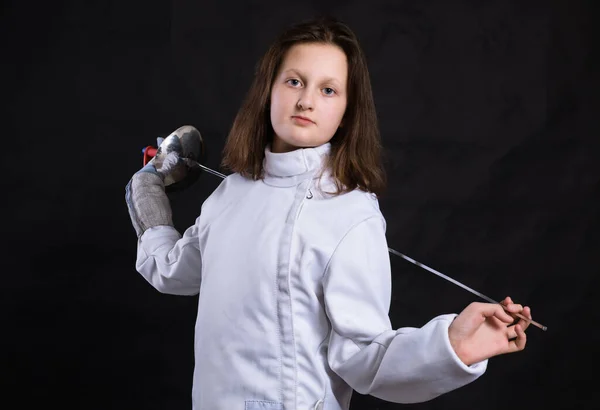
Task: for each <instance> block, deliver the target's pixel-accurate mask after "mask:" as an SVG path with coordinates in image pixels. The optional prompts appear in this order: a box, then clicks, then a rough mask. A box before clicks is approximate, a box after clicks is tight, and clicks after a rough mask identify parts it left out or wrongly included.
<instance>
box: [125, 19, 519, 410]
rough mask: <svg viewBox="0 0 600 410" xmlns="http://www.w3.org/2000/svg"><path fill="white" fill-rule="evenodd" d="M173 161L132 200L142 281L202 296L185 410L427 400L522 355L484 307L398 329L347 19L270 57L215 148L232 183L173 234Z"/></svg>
mask: <svg viewBox="0 0 600 410" xmlns="http://www.w3.org/2000/svg"><path fill="white" fill-rule="evenodd" d="M185 132H194V129H193V127H182V128H180V129H179V130H177V131H175V133H176V134H177V135H180V134H182V133H185ZM179 160H180V159H179V158H177V157H176V155H175V156H171V158H170V159H169V160H166V161H165V162H164V163H163V164H162V165H161V166H160V168H159V169H156V167H152V166H150V167H148V166H147V167H145V168H144V169H143V170H142V171H144V172H137V173H136V174H135V175H134V176H133V178H132V180H131V181H130V183H129V184H128V187H127V204H128V206H129V210H130V215H131V218H132V222H133V225H134V227H135V229H136V232H137V234H138V255H137V261H136V268H137V270H138V271H139V273H141V274H142V275H143V277H144V278H145V279H146V280H147V281H148V282H149V283H150V284H151V285H152V286H154V287H155V288H156V289H157V290H159V291H160V292H164V293H171V294H177V295H195V294H199V306H198V316H197V321H196V338H195V370H194V383H193V391H192V398H193V408H194V409H195V410H218V409H223V410H257V409H261V410H275V409H277V410H283V409H285V410H309V409H324V410H342V409H348V408H349V406H350V399H351V395H352V390H353V389H354V390H356V391H358V392H360V393H362V394H371V395H373V396H375V397H378V398H381V399H383V400H388V401H392V402H399V403H411V402H422V401H426V400H430V399H432V398H434V397H437V396H439V395H441V394H443V393H446V392H449V391H451V390H454V389H457V388H459V387H461V386H464V385H465V384H467V383H470V382H472V381H474V380H475V379H477V378H478V377H479V376H481V375H482V374H483V373H484V371H485V369H486V366H487V360H488V359H489V358H490V357H493V356H496V355H499V354H504V353H509V352H515V351H519V350H522V349H523V348H524V347H525V341H526V336H525V333H524V330H525V329H526V327H527V325H528V322H527V321H525V323H517V324H512V323H513V320H514V319H513V317H511V315H509V314H508V313H507V312H505V310H504V309H503V308H502V307H501V306H499V305H495V304H488V303H473V304H471V305H469V306H468V307H467V308H466V309H465V310H464V311H463V312H462V313H461V314H460V315H455V314H445V315H441V316H438V317H436V318H433V319H432V320H431V321H430V322H428V323H427V324H425V325H424V326H423V327H421V328H407V327H405V328H400V329H392V327H391V324H390V320H389V318H388V309H389V306H390V300H391V273H390V259H389V253H388V247H387V243H386V239H385V220H384V218H383V216H382V214H381V212H380V210H379V207H378V202H377V196H378V195H379V194H380V193H381V192H382V190H383V188H384V184H385V179H384V172H383V169H382V166H381V163H380V142H379V134H378V126H377V119H376V113H375V106H374V102H373V97H372V92H371V85H370V81H369V73H368V70H367V65H366V62H365V57H364V55H363V53H362V51H361V48H360V46H359V44H358V41H357V39H356V37H355V35H354V34H353V32H352V31H351V30H350V29H349V28H348V27H347V26H346V25H344V24H342V23H341V22H337V21H333V20H318V21H311V22H307V23H303V24H299V25H296V26H294V27H292V28H290V29H289V30H288V31H286V32H284V33H283V34H282V35H281V36H280V37H279V38H278V39H277V40H276V41H275V42H274V44H273V45H272V46H271V47H270V48H269V50H268V51H267V53H266V54H265V56H264V57H263V58H262V60H261V61H260V64H259V66H258V67H257V72H256V75H255V78H254V82H253V84H252V86H251V88H250V91H249V94H248V96H247V98H246V100H245V102H244V103H243V105H242V107H241V109H240V111H239V113H238V115H237V117H236V118H235V121H234V123H233V126H232V129H231V132H230V134H229V137H228V140H227V143H226V146H225V150H224V158H223V164H224V165H225V166H226V167H227V168H228V169H230V170H232V171H233V173H232V174H231V175H229V176H228V177H227V178H226V179H225V180H224V181H223V182H222V184H221V185H220V186H219V187H218V188H217V189H216V190H215V191H214V193H213V194H212V195H211V196H210V197H209V198H208V199H207V200H206V201H205V202H204V204H203V205H202V209H201V213H200V216H199V217H198V218H197V220H196V222H195V224H194V225H193V226H192V227H190V228H188V229H187V230H186V231H185V233H184V234H183V235H180V234H179V233H178V232H177V231H176V230H175V228H174V227H173V223H172V221H171V210H170V206H169V201H168V199H167V197H166V195H165V192H164V182H163V181H164V178H165V176H167V175H169V172H170V171H171V169H172V167H173V165H174V164H177V163H178V161H179ZM146 171H149V172H146ZM503 304H505V308H506V310H507V311H508V312H511V313H516V312H520V313H522V314H523V315H525V316H526V317H527V318H531V312H530V309H529V308H528V307H525V308H523V307H522V306H520V305H518V304H514V303H513V302H512V300H511V299H510V298H508V297H507V298H506V299H505V300H504V301H503Z"/></svg>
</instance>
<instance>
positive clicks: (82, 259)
mask: <svg viewBox="0 0 600 410" xmlns="http://www.w3.org/2000/svg"><path fill="white" fill-rule="evenodd" d="M598 9H599V5H598V2H597V1H588V2H583V1H574V0H570V1H554V2H551V1H518V0H513V1H507V0H495V1H475V0H472V1H467V0H464V1H444V0H437V1H433V0H431V1H393V0H385V1H371V2H366V1H365V2H359V1H354V2H342V1H337V2H336V1H314V2H304V3H302V2H297V3H294V2H290V3H283V2H279V1H271V2H259V1H249V2H244V3H242V2H239V3H235V2H231V1H221V2H216V1H211V2H201V1H191V0H172V1H163V0H153V1H130V0H123V1H103V2H101V1H68V2H60V1H59V2H26V1H20V2H9V3H8V4H6V3H3V6H2V18H1V25H0V32H1V40H0V41H1V42H2V55H3V56H2V59H1V61H2V72H1V74H2V80H3V81H2V83H3V85H2V101H3V106H4V109H3V114H2V117H3V123H4V124H8V128H6V127H5V129H4V133H3V137H4V138H3V149H2V156H3V160H2V161H1V162H2V169H3V186H4V187H5V189H3V200H2V210H3V212H2V215H3V218H4V223H3V226H4V227H5V228H4V229H3V233H4V235H3V242H4V246H3V247H2V249H3V253H5V254H4V256H3V258H2V259H3V262H4V263H3V269H2V271H3V273H2V277H3V281H2V285H1V287H0V292H1V293H0V296H1V299H0V300H1V303H2V315H1V317H2V323H3V324H2V343H3V344H4V345H5V347H4V348H3V349H2V352H3V358H2V363H3V364H2V371H1V372H0V373H2V374H3V376H2V378H3V379H4V381H3V390H4V391H3V397H4V400H9V399H11V398H12V397H13V396H14V397H15V398H16V399H17V402H16V403H18V404H12V405H4V404H3V405H2V407H3V408H23V409H24V408H40V407H39V406H40V405H42V406H43V408H46V407H45V406H50V405H52V406H54V405H57V406H58V408H76V409H189V408H190V406H191V399H190V393H191V381H192V370H193V351H192V349H193V334H194V320H195V314H196V302H197V300H196V298H195V297H177V296H168V295H162V294H160V293H158V292H156V291H155V290H154V289H152V288H151V287H150V286H149V285H148V284H147V283H146V282H145V280H144V279H143V278H142V277H141V276H140V275H139V274H137V272H136V271H135V267H134V262H135V252H136V240H135V233H134V231H133V228H132V226H131V224H130V221H129V216H128V214H127V209H126V205H125V202H124V193H125V191H124V188H125V185H126V183H127V181H128V180H129V178H130V177H131V175H132V174H133V173H134V172H136V171H137V170H138V169H139V168H140V167H141V165H142V155H141V149H142V148H143V147H145V146H146V145H150V144H155V142H156V137H158V136H161V135H162V136H164V135H167V134H168V133H170V132H171V131H173V130H174V129H176V128H178V127H179V126H181V125H185V124H190V125H194V126H196V127H197V128H198V129H199V130H200V132H201V133H202V135H203V137H204V139H205V141H206V146H207V149H208V154H207V157H206V160H205V164H206V165H208V166H210V167H212V168H218V165H219V161H220V153H221V150H222V148H223V145H224V141H225V137H226V135H227V132H228V130H229V127H230V125H231V123H232V120H233V117H234V116H235V113H236V111H237V109H238V107H239V105H240V103H241V101H242V98H243V97H244V95H245V93H246V90H247V89H248V87H249V85H250V81H251V78H252V73H253V70H254V65H255V63H256V61H257V60H258V58H259V57H260V56H261V55H262V53H263V52H264V51H265V50H266V48H267V46H268V44H269V43H270V41H271V40H273V38H274V36H275V35H276V34H277V33H279V31H280V30H281V29H283V28H284V27H285V26H287V25H288V24H290V23H293V22H296V21H299V20H302V19H305V18H309V17H313V16H315V15H317V14H323V13H329V14H331V15H334V16H336V17H339V18H341V19H343V20H345V21H346V22H347V23H348V24H349V25H350V26H351V27H352V28H353V29H354V31H355V32H356V34H357V35H358V37H359V39H360V41H361V43H362V45H363V48H364V50H365V53H366V55H367V58H368V61H369V67H370V73H371V77H372V84H373V89H374V95H375V101H376V104H377V109H378V114H379V118H380V125H381V131H382V138H383V143H384V146H385V150H386V158H387V160H386V168H387V171H388V175H389V179H390V186H389V190H388V193H387V195H386V196H384V197H382V198H381V201H380V203H381V207H382V210H383V212H384V214H385V216H386V218H387V221H388V233H387V235H388V241H389V245H390V247H392V248H394V249H396V250H398V251H400V252H403V253H406V254H407V255H409V256H411V257H413V258H415V259H417V260H418V261H420V262H423V263H425V264H427V265H429V266H431V267H433V268H435V269H438V270H440V271H442V272H444V273H446V274H447V275H449V276H451V277H453V278H455V279H457V280H459V281H461V282H463V283H465V284H467V285H468V286H471V287H473V288H475V289H477V290H478V291H480V292H482V293H484V294H486V295H487V296H490V297H492V298H494V299H497V300H498V299H501V298H503V297H504V296H506V295H510V296H512V297H513V299H514V300H515V301H517V302H520V303H523V304H526V305H529V306H531V308H532V312H533V315H534V318H535V319H537V320H538V321H540V322H541V323H543V324H545V325H547V326H548V331H547V332H542V331H541V330H540V329H538V328H535V327H531V328H530V329H529V330H528V345H527V348H526V349H525V350H524V351H523V352H520V353H516V354H512V355H506V356H501V357H496V358H493V359H491V360H490V362H489V367H488V371H487V373H486V374H485V375H484V376H483V377H482V378H480V379H479V380H477V381H476V382H474V383H472V384H470V385H468V386H465V387H463V388H461V389H458V390H456V391H453V392H451V393H448V394H446V395H444V396H441V397H439V398H437V399H435V400H433V401H430V402H427V403H422V404H418V405H400V404H393V403H387V402H384V401H381V400H378V399H375V398H373V397H370V396H362V395H359V394H355V396H354V398H353V402H352V409H400V408H404V409H449V408H452V409H454V408H456V409H506V408H511V409H530V408H538V407H540V408H549V407H552V408H561V409H591V408H597V404H596V406H595V405H594V401H597V399H595V393H594V391H595V390H596V384H595V383H594V381H597V373H596V372H597V365H598V358H597V353H598V351H599V347H598V331H597V325H598V322H599V320H598V319H599V315H598V313H597V311H598V310H597V303H596V301H597V296H598V289H599V281H598V273H599V271H600V269H599V266H600V265H599V262H600V257H599V253H600V233H599V229H600V214H599V209H600V161H599V159H600V156H599V154H600V139H599V133H598V131H599V121H598V106H599V104H598V102H599V101H598V100H599V97H598V91H599V85H600V83H599V75H598V68H599V66H598V63H599V59H598V47H597V45H596V44H597V43H593V42H592V38H593V37H594V34H596V35H597V34H598V33H597V31H598V29H597V23H596V19H597V18H598V16H599V14H598ZM594 32H595V33H594ZM218 183H219V179H218V178H216V177H213V176H211V175H209V174H204V175H203V176H202V177H201V179H200V181H199V182H198V183H197V184H196V185H194V186H193V187H191V188H189V189H188V190H186V191H183V192H180V193H176V194H173V195H171V200H172V206H173V210H174V213H175V223H176V226H177V228H178V229H180V230H181V231H183V230H184V229H185V228H187V227H188V226H189V225H191V224H192V223H193V221H194V219H195V217H196V216H197V214H198V212H199V209H200V206H201V204H202V201H203V200H204V198H206V197H207V196H208V195H209V194H210V192H211V191H212V190H213V189H214V188H215V187H216V186H217V185H218ZM391 257H392V268H393V275H394V276H393V302H392V308H391V312H390V317H391V318H392V322H393V325H394V326H395V327H400V326H421V325H423V324H424V323H425V322H426V321H428V320H429V319H430V318H432V317H433V316H435V315H438V314H441V313H448V312H457V313H458V312H460V310H461V309H462V308H464V307H465V306H466V305H467V304H468V303H469V302H471V301H475V300H479V299H478V298H477V297H475V296H473V295H471V294H470V293H468V292H466V291H464V290H463V289H460V288H459V287H456V286H455V285H453V284H451V283H449V282H446V281H444V280H442V279H440V278H438V277H436V276H434V275H432V274H431V273H429V272H426V271H424V270H422V269H419V268H417V267H415V266H413V265H411V264H409V263H408V262H406V261H404V260H402V259H400V258H398V257H395V256H391ZM399 365H401V364H399ZM232 410H233V409H232Z"/></svg>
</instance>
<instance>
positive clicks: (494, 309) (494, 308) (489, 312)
mask: <svg viewBox="0 0 600 410" xmlns="http://www.w3.org/2000/svg"><path fill="white" fill-rule="evenodd" d="M476 306H477V307H478V309H479V313H480V314H481V315H482V316H483V317H484V318H488V317H491V316H494V317H496V318H498V319H500V320H501V321H502V322H505V323H512V322H513V320H514V318H513V317H512V316H511V315H509V314H508V313H506V312H505V311H504V309H503V307H502V306H500V305H498V304H495V303H479V304H477V305H476Z"/></svg>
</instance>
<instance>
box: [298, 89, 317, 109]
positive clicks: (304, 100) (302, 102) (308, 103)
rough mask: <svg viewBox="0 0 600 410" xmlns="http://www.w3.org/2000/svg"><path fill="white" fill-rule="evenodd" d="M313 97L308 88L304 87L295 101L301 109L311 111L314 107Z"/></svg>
mask: <svg viewBox="0 0 600 410" xmlns="http://www.w3.org/2000/svg"><path fill="white" fill-rule="evenodd" d="M313 99H314V97H313V95H312V93H311V92H310V90H308V89H306V88H305V89H304V90H303V91H302V93H301V94H300V98H299V99H298V102H297V103H296V105H297V106H298V108H300V109H301V110H302V111H306V110H308V111H312V110H313V108H314V100H313Z"/></svg>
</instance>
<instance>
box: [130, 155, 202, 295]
mask: <svg viewBox="0 0 600 410" xmlns="http://www.w3.org/2000/svg"><path fill="white" fill-rule="evenodd" d="M178 162H179V157H178V156H177V154H175V153H170V154H168V155H167V157H166V159H165V161H164V163H163V166H162V167H161V169H160V170H157V169H156V168H155V167H154V165H153V164H152V161H151V162H150V163H149V164H148V165H146V166H145V167H144V168H142V169H141V170H140V171H138V172H136V173H135V174H134V175H133V177H132V178H131V180H130V181H129V183H128V184H127V187H126V189H125V191H126V194H125V200H126V202H127V207H128V210H129V215H130V217H131V222H132V224H133V227H134V229H135V231H136V233H137V236H138V245H137V260H136V269H137V271H138V272H139V273H141V274H142V276H144V278H145V279H146V280H147V281H148V282H149V283H150V284H151V285H152V286H154V287H155V288H156V289H157V290H158V291H160V292H163V293H170V294H174V295H194V294H198V293H199V291H200V280H201V272H202V258H201V256H200V244H199V239H198V220H196V223H195V224H194V226H192V227H190V228H189V229H188V230H186V232H185V233H184V235H183V237H182V236H181V235H180V234H179V232H178V231H177V230H176V229H175V228H174V225H173V221H172V217H171V205H170V203H169V199H168V197H167V194H166V193H165V185H164V178H165V176H166V175H167V174H168V172H169V171H170V169H172V167H173V166H174V165H175V164H177V163H178Z"/></svg>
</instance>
